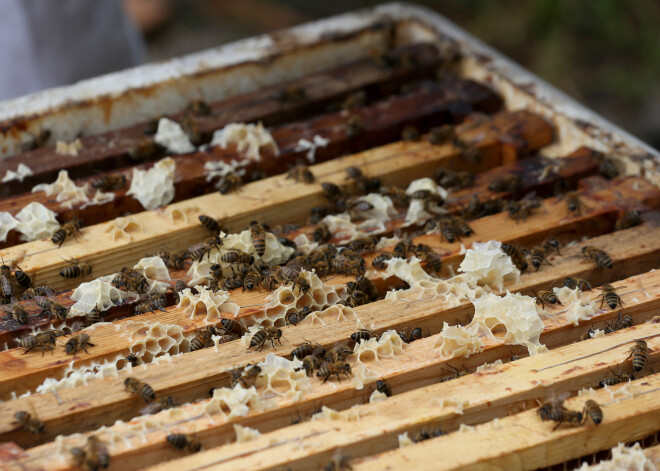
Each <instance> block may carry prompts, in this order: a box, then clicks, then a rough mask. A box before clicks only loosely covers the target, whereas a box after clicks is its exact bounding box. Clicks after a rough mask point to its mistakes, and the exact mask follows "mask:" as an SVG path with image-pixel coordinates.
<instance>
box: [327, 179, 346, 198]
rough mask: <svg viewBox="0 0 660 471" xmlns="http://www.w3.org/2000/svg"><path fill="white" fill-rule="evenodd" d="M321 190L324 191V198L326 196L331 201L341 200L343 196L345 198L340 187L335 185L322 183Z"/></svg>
mask: <svg viewBox="0 0 660 471" xmlns="http://www.w3.org/2000/svg"><path fill="white" fill-rule="evenodd" d="M321 189H322V190H323V196H325V197H326V198H328V199H329V200H333V201H335V200H338V199H339V198H341V197H342V196H344V192H343V190H342V189H341V188H340V187H339V185H335V184H334V183H331V182H323V183H321Z"/></svg>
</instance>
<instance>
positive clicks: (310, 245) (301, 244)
mask: <svg viewBox="0 0 660 471" xmlns="http://www.w3.org/2000/svg"><path fill="white" fill-rule="evenodd" d="M7 214H9V213H7ZM293 241H294V242H295V243H296V248H297V249H298V250H299V251H301V252H302V253H304V254H305V255H309V254H310V253H311V252H313V251H314V250H316V249H317V248H318V247H319V244H318V242H312V241H311V240H309V238H308V237H307V234H298V236H297V237H296V238H295V239H293Z"/></svg>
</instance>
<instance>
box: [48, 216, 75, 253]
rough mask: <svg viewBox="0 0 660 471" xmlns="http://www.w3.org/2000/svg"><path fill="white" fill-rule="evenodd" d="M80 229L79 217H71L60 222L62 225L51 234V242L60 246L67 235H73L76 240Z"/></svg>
mask: <svg viewBox="0 0 660 471" xmlns="http://www.w3.org/2000/svg"><path fill="white" fill-rule="evenodd" d="M80 229H82V222H81V221H80V219H72V220H70V221H68V222H66V223H64V224H62V226H61V227H60V228H59V229H58V230H56V231H55V233H54V234H53V239H52V240H53V244H58V247H62V244H63V243H64V241H65V240H66V239H67V237H73V238H74V239H76V241H77V240H78V234H80Z"/></svg>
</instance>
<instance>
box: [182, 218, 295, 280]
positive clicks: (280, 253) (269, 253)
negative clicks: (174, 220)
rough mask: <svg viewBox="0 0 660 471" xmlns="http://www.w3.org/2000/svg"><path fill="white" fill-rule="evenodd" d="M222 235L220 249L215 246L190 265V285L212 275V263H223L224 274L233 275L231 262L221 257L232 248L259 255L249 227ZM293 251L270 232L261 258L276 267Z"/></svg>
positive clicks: (222, 233) (255, 255)
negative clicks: (222, 259) (253, 243)
mask: <svg viewBox="0 0 660 471" xmlns="http://www.w3.org/2000/svg"><path fill="white" fill-rule="evenodd" d="M220 235H221V236H222V237H224V240H223V245H222V247H220V250H217V249H215V248H214V249H213V250H212V251H211V253H210V254H209V256H208V257H205V258H204V260H202V261H198V260H196V261H194V262H193V264H192V265H191V266H190V269H189V270H188V276H189V277H191V278H192V279H191V281H190V282H189V283H188V286H195V285H199V284H203V283H205V282H206V281H207V278H208V277H209V276H211V265H213V264H215V263H219V264H220V265H222V267H223V273H224V276H231V275H232V274H233V272H232V270H231V268H230V267H229V264H227V263H225V262H222V261H221V260H220V258H221V257H222V256H223V255H224V254H226V253H227V252H230V251H231V250H232V249H235V250H240V251H242V252H245V253H249V254H252V255H253V256H254V257H255V258H258V257H259V256H258V255H257V254H256V251H255V249H254V246H253V245H252V238H251V235H250V230H249V229H246V230H244V231H243V232H241V233H239V234H225V233H224V232H221V233H220ZM293 252H295V250H294V249H293V248H291V247H286V246H285V245H282V244H281V243H280V242H279V241H278V240H277V237H275V236H274V235H273V234H271V233H270V232H267V233H266V251H265V252H264V255H263V257H261V260H262V261H263V262H264V263H266V264H268V265H269V266H271V267H274V266H275V265H278V264H281V263H283V262H285V261H286V260H288V259H289V257H290V256H291V254H292V253H293Z"/></svg>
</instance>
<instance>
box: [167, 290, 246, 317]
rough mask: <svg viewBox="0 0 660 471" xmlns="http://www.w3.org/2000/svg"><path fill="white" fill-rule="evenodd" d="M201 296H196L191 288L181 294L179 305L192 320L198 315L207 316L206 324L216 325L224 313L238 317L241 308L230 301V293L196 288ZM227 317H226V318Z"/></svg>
mask: <svg viewBox="0 0 660 471" xmlns="http://www.w3.org/2000/svg"><path fill="white" fill-rule="evenodd" d="M195 290H196V291H197V293H199V294H194V293H193V292H192V290H191V289H190V288H186V289H184V290H183V291H182V292H180V293H179V304H177V307H180V308H183V309H184V311H185V312H186V313H187V314H190V318H191V319H192V318H193V317H195V316H196V315H199V314H206V322H210V323H214V324H215V322H214V321H216V320H218V319H221V318H222V317H223V316H222V315H221V313H222V312H224V313H231V314H232V315H233V316H234V317H236V316H237V315H238V312H239V311H240V309H241V308H240V307H239V305H238V304H236V303H232V302H231V301H229V293H228V292H226V291H223V290H218V291H211V290H210V289H208V288H207V287H206V286H199V285H198V286H195ZM225 317H226V316H225Z"/></svg>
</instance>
